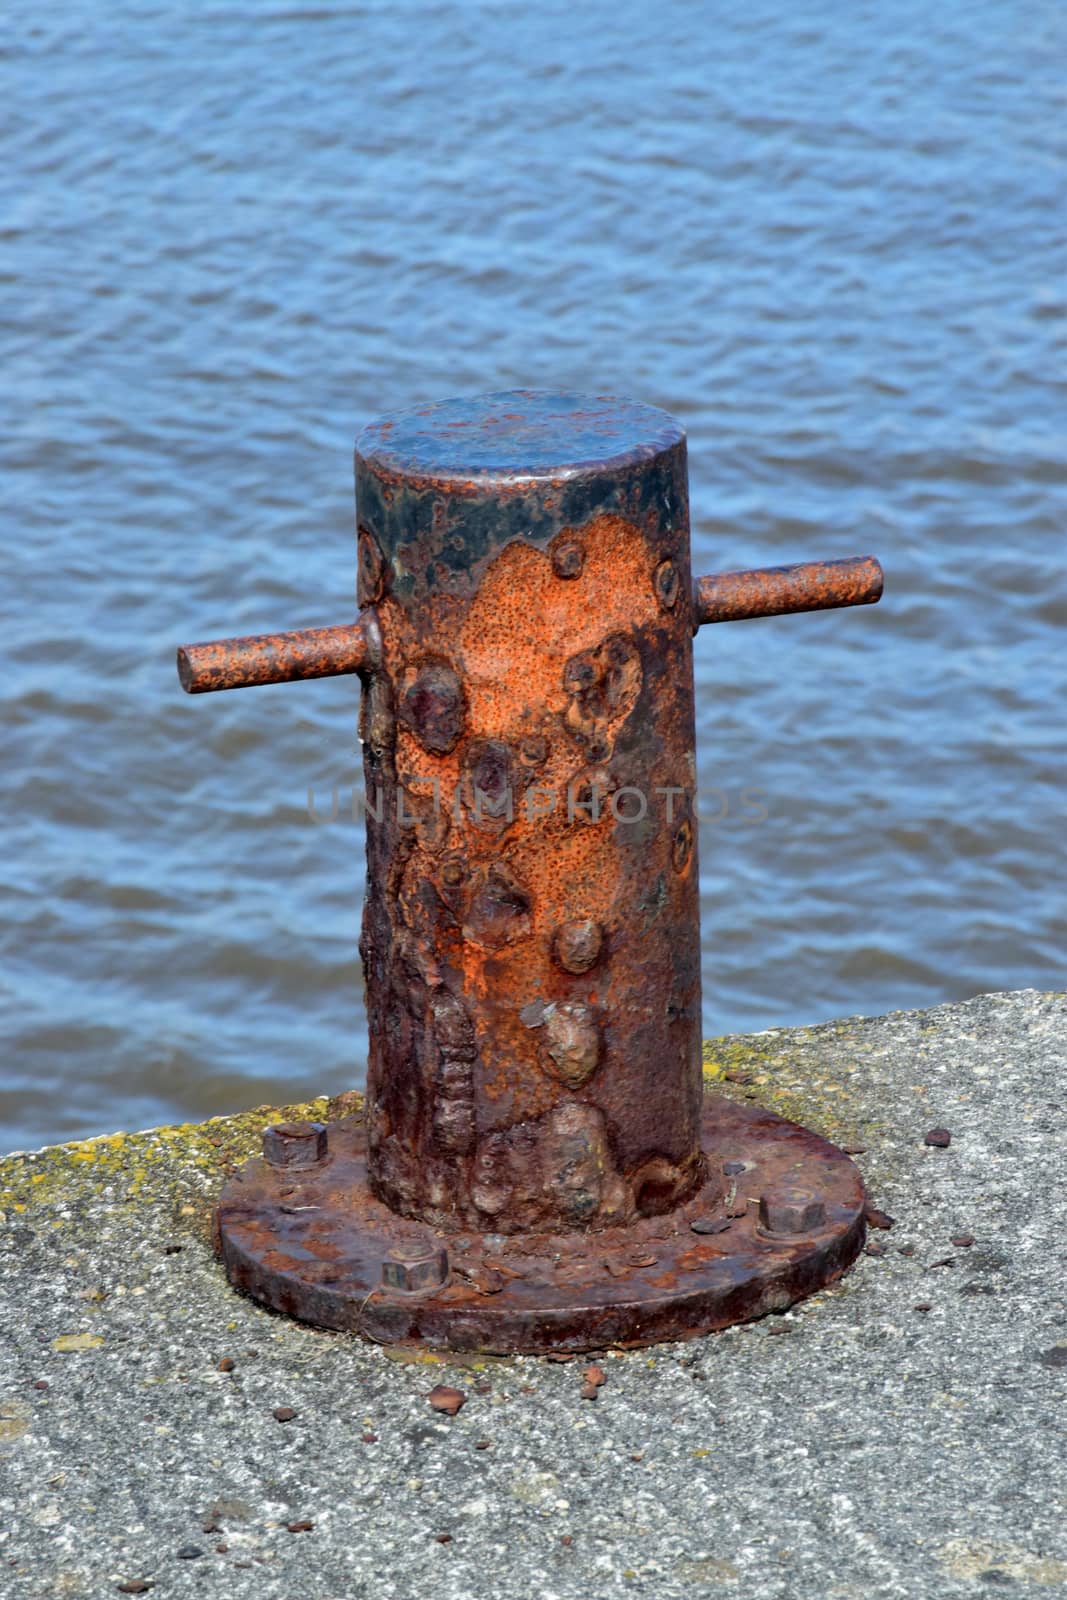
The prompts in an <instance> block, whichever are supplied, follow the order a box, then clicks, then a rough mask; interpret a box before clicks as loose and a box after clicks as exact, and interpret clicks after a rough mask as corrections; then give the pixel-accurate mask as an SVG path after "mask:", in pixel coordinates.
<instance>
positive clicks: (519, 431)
mask: <svg viewBox="0 0 1067 1600" xmlns="http://www.w3.org/2000/svg"><path fill="white" fill-rule="evenodd" d="M684 438H685V431H684V429H683V428H682V427H681V424H680V423H679V422H677V421H676V419H675V418H674V417H672V416H671V415H670V414H669V412H666V411H661V410H660V409H659V408H658V407H657V406H649V405H643V404H641V403H640V402H639V401H636V400H627V399H624V398H622V397H621V396H619V395H606V394H596V395H592V394H578V393H573V392H566V391H565V392H558V393H557V392H555V391H552V390H545V389H510V390H504V391H501V392H498V393H495V394H481V395H463V396H459V397H456V398H454V399H451V400H442V401H438V402H436V403H435V404H432V405H423V406H414V407H412V408H411V409H409V410H406V411H399V412H395V413H393V414H392V415H391V416H387V417H382V418H381V419H380V420H379V421H377V422H374V423H372V424H371V425H370V427H368V428H365V429H364V430H363V432H362V433H361V434H360V436H359V438H358V439H357V441H356V454H357V456H358V457H361V458H362V459H363V460H364V461H368V462H373V463H374V464H375V466H376V467H378V468H379V469H380V470H381V469H384V470H385V471H386V472H388V473H390V474H396V475H398V476H402V477H414V478H422V477H427V478H435V479H455V478H461V479H470V478H490V479H504V480H522V479H534V480H536V479H543V478H552V479H554V478H559V477H566V476H568V475H571V474H578V473H582V472H588V471H589V470H590V469H596V470H603V469H604V468H613V467H625V466H629V465H635V464H637V463H639V462H641V461H648V460H650V459H652V458H653V457H655V456H657V455H659V454H660V453H661V452H662V451H664V450H669V449H670V448H671V447H672V446H674V445H677V444H678V443H679V442H681V441H682V440H684Z"/></svg>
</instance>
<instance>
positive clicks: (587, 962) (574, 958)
mask: <svg viewBox="0 0 1067 1600" xmlns="http://www.w3.org/2000/svg"><path fill="white" fill-rule="evenodd" d="M603 944H604V930H603V929H602V928H601V926H600V923H599V922H594V921H593V919H592V918H591V917H580V918H578V919H576V920H575V921H574V922H564V923H563V924H562V925H561V926H560V927H559V928H557V930H556V937H555V941H554V944H553V950H554V954H555V957H556V960H557V961H558V963H559V965H560V966H561V967H562V968H563V970H564V972H575V973H581V972H588V971H589V968H590V967H592V966H595V965H596V962H597V959H598V957H599V955H600V952H601V949H602V947H603Z"/></svg>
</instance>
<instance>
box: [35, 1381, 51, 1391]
mask: <svg viewBox="0 0 1067 1600" xmlns="http://www.w3.org/2000/svg"><path fill="white" fill-rule="evenodd" d="M48 1386H49V1384H48V1379H47V1378H38V1379H37V1382H36V1383H35V1384H34V1386H33V1387H34V1388H35V1389H41V1390H44V1389H47V1388H48Z"/></svg>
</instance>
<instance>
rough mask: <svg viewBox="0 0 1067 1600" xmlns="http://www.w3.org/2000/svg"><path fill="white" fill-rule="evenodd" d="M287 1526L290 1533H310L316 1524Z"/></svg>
mask: <svg viewBox="0 0 1067 1600" xmlns="http://www.w3.org/2000/svg"><path fill="white" fill-rule="evenodd" d="M285 1526H286V1528H287V1529H288V1531H289V1532H290V1533H310V1532H311V1530H312V1528H313V1527H314V1526H315V1524H314V1523H313V1522H287V1523H286V1524H285Z"/></svg>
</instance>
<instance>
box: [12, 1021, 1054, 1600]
mask: <svg viewBox="0 0 1067 1600" xmlns="http://www.w3.org/2000/svg"><path fill="white" fill-rule="evenodd" d="M707 1065H708V1073H709V1076H710V1077H712V1078H719V1079H723V1075H724V1074H727V1073H728V1074H731V1076H730V1077H728V1078H726V1079H725V1080H724V1082H723V1084H722V1087H723V1088H724V1089H725V1091H726V1092H728V1093H731V1094H737V1095H756V1096H757V1097H758V1098H759V1099H761V1100H765V1101H766V1102H767V1103H769V1104H770V1105H772V1106H773V1107H774V1108H775V1109H776V1110H779V1111H783V1112H785V1114H787V1115H793V1116H796V1117H797V1118H798V1119H799V1120H802V1121H806V1122H808V1123H809V1124H810V1125H812V1126H814V1127H817V1128H819V1129H820V1130H821V1131H824V1132H826V1133H828V1134H829V1135H830V1136H831V1137H834V1138H836V1139H837V1140H838V1141H839V1142H842V1143H846V1144H853V1145H862V1146H864V1147H865V1153H864V1154H862V1155H859V1156H858V1157H857V1160H858V1161H859V1163H860V1165H861V1166H862V1167H863V1169H864V1171H865V1173H866V1175H867V1179H868V1186H869V1189H870V1193H871V1196H872V1200H873V1201H874V1202H875V1203H876V1204H877V1205H879V1206H881V1207H883V1208H884V1209H885V1210H886V1211H888V1212H889V1213H891V1214H892V1215H893V1216H894V1217H895V1219H896V1224H895V1226H894V1227H893V1229H892V1230H891V1231H888V1232H878V1233H873V1234H872V1236H871V1238H872V1242H873V1244H874V1245H875V1247H876V1249H878V1250H880V1249H882V1248H883V1247H884V1251H885V1253H884V1254H876V1255H865V1256H862V1257H861V1258H860V1261H859V1263H858V1264H857V1266H856V1268H855V1269H854V1270H853V1271H852V1273H851V1274H850V1275H849V1276H848V1277H847V1278H846V1279H845V1280H844V1281H843V1282H842V1283H841V1284H840V1285H838V1286H837V1287H835V1288H834V1289H832V1290H830V1291H828V1292H825V1293H823V1294H820V1295H818V1296H817V1297H816V1298H815V1299H813V1300H810V1301H808V1302H807V1303H806V1304H804V1305H802V1306H800V1307H797V1308H795V1309H794V1310H793V1311H792V1312H790V1313H787V1314H786V1315H784V1316H774V1317H769V1318H766V1319H765V1320H764V1321H762V1322H760V1323H758V1324H754V1325H752V1326H749V1327H745V1328H736V1329H732V1330H730V1331H729V1332H727V1333H723V1334H715V1335H712V1336H710V1337H708V1338H705V1339H700V1340H696V1341H694V1342H692V1343H690V1344H687V1345H672V1346H665V1347H661V1348H659V1349H657V1350H654V1351H646V1352H640V1353H636V1354H613V1353H610V1352H609V1353H607V1354H606V1355H605V1356H604V1357H603V1359H601V1361H600V1365H601V1366H602V1368H603V1370H604V1373H605V1374H606V1382H605V1383H604V1384H603V1386H602V1387H601V1388H600V1389H599V1391H598V1394H597V1398H596V1399H595V1400H586V1399H582V1398H581V1387H582V1374H583V1368H584V1366H585V1365H586V1363H585V1362H584V1361H582V1360H580V1359H579V1360H575V1361H571V1362H568V1363H554V1362H551V1361H545V1360H541V1359H535V1358H528V1359H522V1360H515V1361H490V1360H484V1359H482V1360H480V1361H477V1362H475V1363H473V1364H470V1365H466V1366H464V1365H458V1364H456V1363H455V1362H454V1361H446V1362H435V1361H427V1360H426V1359H422V1360H414V1361H413V1360H411V1359H410V1358H407V1359H400V1357H399V1353H398V1352H396V1351H389V1350H385V1349H380V1348H376V1347H371V1346H367V1345H363V1344H361V1343H358V1342H355V1341H353V1340H351V1339H349V1338H346V1337H343V1336H339V1335H335V1334H325V1333H317V1332H314V1331H312V1330H310V1329H307V1328H303V1327H300V1326H298V1325H296V1324H295V1323H290V1322H287V1321H285V1320H283V1319H281V1318H279V1317H276V1316H274V1315H271V1314H269V1313H267V1312H264V1311H261V1310H259V1309H257V1307H256V1306H255V1305H253V1304H252V1303H250V1302H249V1301H247V1300H242V1299H240V1298H239V1297H238V1296H237V1295H235V1294H234V1293H233V1292H232V1291H231V1290H230V1288H229V1287H228V1285H227V1283H226V1282H225V1280H224V1279H223V1277H222V1275H221V1273H220V1271H219V1269H218V1267H217V1266H216V1264H215V1262H214V1260H213V1258H212V1255H211V1250H210V1245H209V1239H208V1219H209V1215H210V1205H211V1201H212V1198H213V1196H214V1195H215V1193H216V1192H217V1189H218V1186H219V1182H220V1178H221V1172H222V1169H225V1168H226V1167H227V1166H229V1165H231V1164H232V1162H233V1161H235V1160H239V1159H242V1158H243V1157H244V1155H246V1154H247V1153H250V1152H251V1151H253V1150H254V1149H255V1147H256V1144H257V1131H258V1129H259V1127H260V1126H262V1124H263V1122H264V1121H266V1120H269V1119H270V1117H271V1116H272V1115H273V1113H267V1112H265V1111H263V1110H262V1109H261V1110H260V1111H259V1112H256V1113H250V1114H248V1115H245V1116H242V1117H236V1118H228V1119H222V1120H218V1121H214V1122H210V1123H206V1124H204V1125H203V1126H200V1127H186V1128H163V1129H156V1130H154V1131H152V1132H150V1133H142V1134H135V1135H129V1136H123V1135H115V1136H114V1137H111V1138H105V1139H99V1140H93V1141H90V1142H88V1143H85V1144H79V1145H67V1146H63V1147H57V1148H53V1149H49V1150H45V1151H41V1152H38V1153H36V1154H29V1155H14V1156H10V1157H7V1158H6V1159H4V1160H2V1161H0V1219H2V1226H0V1338H2V1347H0V1509H2V1522H0V1595H3V1596H5V1597H8V1596H10V1597H12V1600H16V1597H23V1596H38V1595H42V1596H43V1595H47V1596H82V1595H87V1596H98V1595H100V1596H103V1595H111V1594H114V1593H117V1592H120V1585H125V1586H126V1587H125V1589H124V1590H122V1591H121V1592H126V1593H129V1592H144V1593H147V1592H149V1589H148V1588H144V1589H141V1590H138V1588H137V1585H138V1584H144V1585H151V1586H152V1587H151V1592H153V1593H158V1594H159V1595H160V1596H163V1595H166V1596H172V1595H173V1596H184V1595H192V1594H197V1595H201V1594H206V1593H214V1594H218V1595H220V1596H223V1595H224V1596H227V1597H229V1596H235V1597H244V1596H256V1597H274V1596H278V1597H285V1600H352V1597H356V1596H367V1597H374V1600H414V1597H421V1596H424V1595H426V1596H429V1595H432V1596H435V1597H438V1596H439V1597H442V1600H451V1597H459V1596H462V1597H471V1600H512V1597H515V1600H519V1597H522V1600H527V1597H530V1596H536V1597H544V1600H551V1597H554V1596H558V1597H560V1600H571V1597H573V1600H589V1597H594V1600H595V1597H599V1596H616V1595H618V1596H625V1595H647V1596H655V1597H657V1600H674V1597H682V1596H686V1597H692V1596H699V1595H704V1594H713V1593H714V1594H720V1593H721V1594H725V1595H730V1594H733V1595H737V1596H745V1597H746V1600H752V1597H755V1600H763V1597H771V1596H774V1597H782V1600H807V1597H812V1600H815V1597H817V1600H845V1597H850V1600H851V1597H857V1600H859V1597H863V1600H866V1597H870V1596H904V1597H908V1600H912V1597H915V1596H926V1595H930V1596H937V1597H942V1596H944V1597H954V1596H964V1595H982V1594H986V1593H989V1592H997V1591H998V1590H1001V1589H1003V1590H1004V1591H1005V1592H1007V1593H1015V1594H1018V1595H1030V1594H1033V1595H1037V1594H1044V1593H1047V1592H1049V1591H1052V1592H1055V1590H1056V1589H1057V1587H1058V1586H1064V1585H1067V1505H1065V1491H1067V1469H1065V1461H1064V1454H1063V1441H1062V1433H1061V1428H1062V1423H1061V1417H1062V1410H1063V1405H1062V1402H1063V1397H1064V1386H1065V1384H1067V1310H1065V1302H1064V1295H1063V1284H1064V1275H1063V1254H1064V1246H1063V1239H1064V1234H1063V1202H1062V1176H1063V1169H1062V1165H1061V1160H1062V1154H1061V1153H1062V1144H1061V1143H1058V1142H1057V1130H1059V1129H1061V1128H1062V1125H1063V1116H1062V1107H1063V1098H1064V1097H1065V1096H1067V1084H1065V1083H1064V1071H1065V1068H1067V997H1065V996H1063V995H1049V994H1038V993H1035V992H1033V991H1024V992H1022V993H1017V994H1000V995H985V996H981V997H980V998H978V999H976V1000H972V1001H969V1002H968V1003H966V1004H963V1005H951V1006H942V1007H939V1008H938V1009H936V1010H933V1011H927V1012H909V1013H897V1014H894V1015H892V1016H889V1017H880V1018H872V1019H864V1018H849V1019H847V1020H845V1021H839V1022H833V1023H828V1024H826V1025H824V1026H821V1027H817V1028H811V1029H800V1030H775V1031H773V1032H770V1033H765V1034H760V1035H757V1036H754V1037H751V1038H732V1039H725V1040H716V1041H713V1042H712V1043H711V1044H710V1045H709V1046H708V1049H707ZM745 1078H747V1079H748V1080H749V1081H748V1082H744V1081H741V1080H744V1079H745ZM324 1108H325V1102H316V1103H315V1104H314V1106H313V1107H312V1108H311V1109H313V1110H315V1111H318V1112H319V1113H320V1114H321V1113H322V1111H323V1110H324ZM935 1126H944V1127H947V1128H948V1129H949V1130H950V1131H951V1134H952V1143H951V1145H950V1146H949V1148H948V1149H934V1148H929V1147H927V1146H926V1145H924V1143H923V1136H924V1134H925V1133H926V1132H927V1131H928V1130H929V1129H930V1128H932V1127H935ZM963 1235H973V1238H974V1242H973V1244H971V1245H969V1246H968V1245H961V1244H953V1243H952V1240H953V1238H954V1237H955V1238H959V1237H960V1236H963ZM783 1335H785V1337H783ZM223 1360H226V1361H229V1362H232V1370H228V1371H227V1370H220V1365H219V1363H220V1361H223ZM437 1383H449V1384H452V1385H454V1386H455V1387H458V1388H460V1389H462V1390H463V1391H464V1392H465V1393H466V1395H467V1401H466V1404H465V1405H464V1406H463V1408H462V1410H461V1411H460V1412H459V1413H458V1415H457V1416H455V1417H454V1418H448V1417H445V1416H441V1415H439V1414H438V1413H436V1412H435V1411H434V1410H432V1409H431V1407H430V1405H429V1403H428V1401H427V1398H426V1396H427V1394H428V1393H429V1391H430V1389H431V1388H432V1387H433V1386H434V1385H435V1384H437ZM279 1408H289V1409H290V1410H291V1411H292V1412H293V1413H295V1414H294V1415H293V1416H292V1417H291V1419H290V1420H283V1421H279V1420H277V1417H276V1415H275V1413H276V1412H277V1411H278V1410H279ZM281 1414H282V1416H283V1417H284V1416H285V1411H284V1410H282V1413H281ZM304 1524H311V1526H310V1527H307V1526H302V1525H304ZM291 1528H292V1530H294V1531H291ZM131 1585H132V1587H131Z"/></svg>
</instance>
